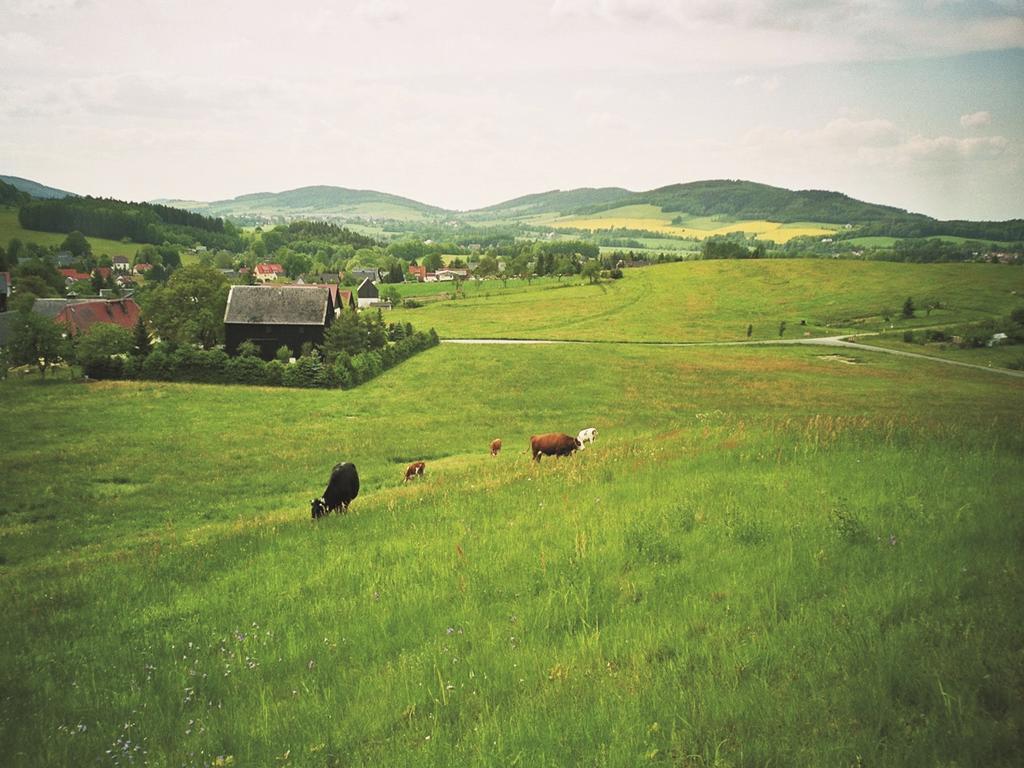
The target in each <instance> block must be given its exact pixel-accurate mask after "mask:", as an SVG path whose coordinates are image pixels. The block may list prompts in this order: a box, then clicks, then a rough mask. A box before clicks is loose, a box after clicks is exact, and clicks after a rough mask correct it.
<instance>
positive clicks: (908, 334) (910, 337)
mask: <svg viewBox="0 0 1024 768" xmlns="http://www.w3.org/2000/svg"><path fill="white" fill-rule="evenodd" d="M903 340H904V341H905V342H907V344H913V343H914V332H913V331H904V332H903Z"/></svg>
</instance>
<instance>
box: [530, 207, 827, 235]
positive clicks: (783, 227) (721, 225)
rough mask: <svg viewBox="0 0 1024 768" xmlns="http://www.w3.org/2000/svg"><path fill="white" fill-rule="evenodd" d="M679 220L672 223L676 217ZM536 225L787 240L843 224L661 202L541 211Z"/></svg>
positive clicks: (825, 232) (821, 231) (815, 233)
mask: <svg viewBox="0 0 1024 768" xmlns="http://www.w3.org/2000/svg"><path fill="white" fill-rule="evenodd" d="M677 218H678V219H681V221H680V222H679V223H673V221H674V220H675V219H677ZM527 221H529V222H530V223H531V224H534V225H537V226H545V227H553V228H569V229H587V230H592V231H599V230H611V229H635V230H645V231H647V232H653V233H659V234H664V235H675V236H677V237H686V238H693V239H696V240H703V239H704V238H707V237H713V236H715V235H727V234H729V233H731V232H745V233H747V234H748V235H750V236H753V237H759V238H761V239H764V240H774V241H775V242H776V243H785V242H787V241H789V240H791V239H793V238H794V237H801V236H827V235H831V234H832V233H834V232H836V231H837V230H839V229H840V227H839V226H838V225H836V224H825V223H822V222H813V221H810V222H808V221H804V222H792V223H788V224H783V223H779V222H776V221H766V220H764V219H756V220H754V219H735V218H731V217H728V216H693V215H689V214H680V213H678V212H672V211H664V210H662V208H661V207H660V206H657V205H650V204H646V203H642V204H635V205H624V206H620V207H618V208H611V209H608V210H604V211H599V212H597V213H591V214H587V215H579V216H577V215H568V216H558V215H555V214H542V215H539V216H534V217H532V218H530V219H527Z"/></svg>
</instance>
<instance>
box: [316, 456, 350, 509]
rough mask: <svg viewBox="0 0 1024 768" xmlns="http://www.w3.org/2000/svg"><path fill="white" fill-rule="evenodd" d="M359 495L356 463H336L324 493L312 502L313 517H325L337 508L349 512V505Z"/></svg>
mask: <svg viewBox="0 0 1024 768" xmlns="http://www.w3.org/2000/svg"><path fill="white" fill-rule="evenodd" d="M358 495H359V473H358V472H356V465H355V464H350V463H349V462H345V463H344V464H335V465H334V469H333V470H331V480H330V482H329V483H327V490H325V491H324V495H323V496H321V497H320V498H319V499H313V500H312V501H311V502H310V505H311V511H312V514H313V519H314V520H315V519H316V518H318V517H323V516H324V515H326V514H329V513H331V512H333V511H335V510H336V509H341V511H342V512H347V511H348V505H349V504H350V503H352V499H354V498H355V497H356V496H358Z"/></svg>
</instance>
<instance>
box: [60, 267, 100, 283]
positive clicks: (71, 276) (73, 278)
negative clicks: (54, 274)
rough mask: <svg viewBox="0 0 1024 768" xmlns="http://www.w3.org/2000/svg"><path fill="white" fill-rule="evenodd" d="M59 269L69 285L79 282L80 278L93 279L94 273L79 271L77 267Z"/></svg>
mask: <svg viewBox="0 0 1024 768" xmlns="http://www.w3.org/2000/svg"><path fill="white" fill-rule="evenodd" d="M57 271H58V272H60V273H61V274H62V275H63V276H64V282H65V283H66V284H67V285H71V284H72V283H77V282H78V281H79V280H91V279H92V275H90V274H89V273H88V272H79V271H78V270H77V269H58V270H57Z"/></svg>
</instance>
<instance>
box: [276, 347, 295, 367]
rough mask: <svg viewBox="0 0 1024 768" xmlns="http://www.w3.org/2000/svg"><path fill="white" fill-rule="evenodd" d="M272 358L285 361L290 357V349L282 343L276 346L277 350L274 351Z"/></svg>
mask: <svg viewBox="0 0 1024 768" xmlns="http://www.w3.org/2000/svg"><path fill="white" fill-rule="evenodd" d="M274 358H275V359H276V360H279V361H281V362H282V363H287V362H288V361H289V360H291V359H292V351H291V350H290V349H288V347H287V345H285V344H282V345H281V346H280V347H278V348H277V352H275V353H274Z"/></svg>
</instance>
